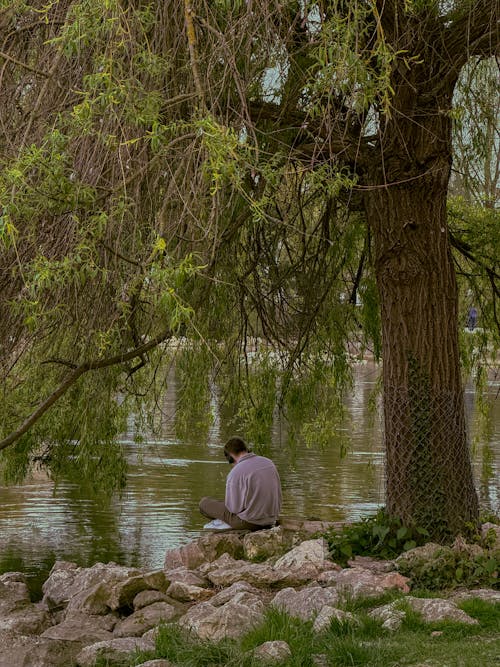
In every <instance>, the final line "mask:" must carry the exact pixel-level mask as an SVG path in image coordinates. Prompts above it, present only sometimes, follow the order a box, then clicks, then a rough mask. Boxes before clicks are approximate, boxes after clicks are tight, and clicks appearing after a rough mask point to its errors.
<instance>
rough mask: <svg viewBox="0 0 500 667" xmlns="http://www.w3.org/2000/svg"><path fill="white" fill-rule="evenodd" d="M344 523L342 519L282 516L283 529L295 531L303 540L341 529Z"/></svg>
mask: <svg viewBox="0 0 500 667" xmlns="http://www.w3.org/2000/svg"><path fill="white" fill-rule="evenodd" d="M343 525H344V522H342V521H315V520H310V519H296V518H293V517H280V526H281V528H282V530H283V531H285V532H286V533H295V534H296V535H297V536H298V537H299V539H302V540H306V539H310V538H311V537H316V536H317V535H322V534H323V533H326V532H327V531H329V530H339V529H340V528H342V526H343Z"/></svg>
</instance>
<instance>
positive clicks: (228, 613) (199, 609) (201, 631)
mask: <svg viewBox="0 0 500 667" xmlns="http://www.w3.org/2000/svg"><path fill="white" fill-rule="evenodd" d="M259 602H260V601H259ZM263 620H264V605H263V604H262V602H260V606H257V604H255V605H253V606H251V607H249V606H246V605H243V604H239V603H238V602H234V601H231V602H228V603H227V604H225V605H222V606H221V607H213V606H212V605H211V604H210V603H209V602H201V603H200V604H197V605H196V606H195V607H192V608H191V609H190V610H189V611H188V612H187V614H186V615H185V616H183V617H182V619H181V623H182V625H183V626H185V627H187V628H188V629H189V630H191V631H192V632H193V633H194V634H195V635H197V637H199V638H200V639H209V640H211V641H214V642H217V641H220V640H221V639H224V638H231V639H236V638H238V637H241V636H242V635H244V634H245V633H247V632H248V631H249V630H251V629H252V628H254V627H255V626H256V625H259V624H260V623H262V621H263Z"/></svg>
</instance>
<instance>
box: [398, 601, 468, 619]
mask: <svg viewBox="0 0 500 667" xmlns="http://www.w3.org/2000/svg"><path fill="white" fill-rule="evenodd" d="M405 602H406V603H407V604H409V605H410V607H411V608H412V609H413V610H414V611H417V612H418V613H419V614H421V615H422V618H423V619H424V621H427V622H428V623H431V622H433V621H456V622H457V623H466V624H467V625H478V621H477V620H476V619H475V618H472V617H471V616H469V615H468V614H466V613H465V611H462V610H461V609H459V608H458V607H457V605H456V604H455V603H454V602H452V601H451V600H444V599H442V598H429V599H427V598H414V597H412V596H407V597H406V598H405ZM393 604H394V603H393Z"/></svg>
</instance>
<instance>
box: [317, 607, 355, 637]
mask: <svg viewBox="0 0 500 667" xmlns="http://www.w3.org/2000/svg"><path fill="white" fill-rule="evenodd" d="M333 619H336V620H337V621H338V622H339V623H346V624H349V623H350V624H355V623H357V619H356V617H355V616H354V614H351V612H349V611H342V609H336V608H335V607H332V606H331V605H325V606H324V607H322V608H321V610H320V612H319V614H318V615H317V616H316V619H315V621H314V625H313V631H314V632H316V633H319V632H323V630H326V629H327V628H329V627H330V624H331V622H332V620H333Z"/></svg>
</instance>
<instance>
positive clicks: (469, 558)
mask: <svg viewBox="0 0 500 667" xmlns="http://www.w3.org/2000/svg"><path fill="white" fill-rule="evenodd" d="M475 549H476V550H473V549H471V548H469V549H457V548H455V547H441V548H440V549H439V550H437V551H435V552H433V554H432V556H431V557H429V555H425V554H422V555H421V556H416V557H415V558H411V559H408V560H404V559H402V560H401V561H400V562H399V563H398V569H399V571H400V572H401V574H403V575H404V576H407V577H410V579H411V581H412V586H413V587H414V588H417V589H418V588H425V589H428V590H434V591H436V590H442V589H451V588H457V587H466V588H474V587H481V586H484V587H491V588H496V589H498V588H500V580H499V578H498V573H499V571H500V550H498V549H496V550H488V549H481V548H480V547H475Z"/></svg>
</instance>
